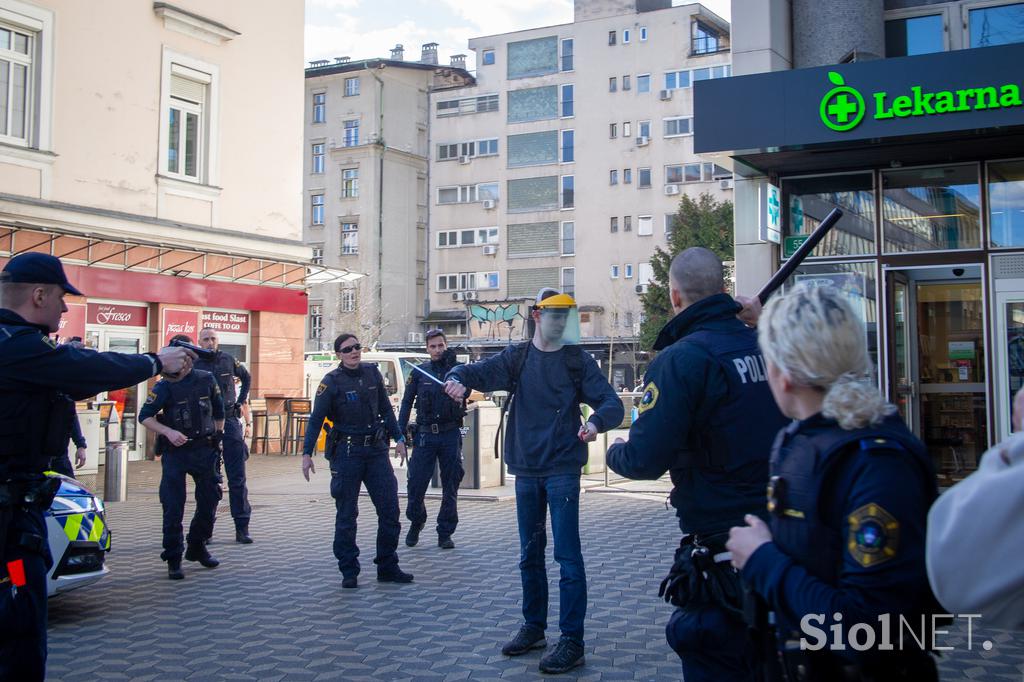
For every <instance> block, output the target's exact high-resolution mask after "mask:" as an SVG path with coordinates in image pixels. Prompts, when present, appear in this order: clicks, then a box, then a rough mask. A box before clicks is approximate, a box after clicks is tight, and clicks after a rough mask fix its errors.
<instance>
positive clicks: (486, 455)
mask: <svg viewBox="0 0 1024 682" xmlns="http://www.w3.org/2000/svg"><path fill="white" fill-rule="evenodd" d="M500 419H501V409H500V408H499V407H498V406H497V405H495V404H494V403H492V402H491V401H489V400H483V401H480V402H476V403H473V405H472V407H471V408H470V410H469V412H467V413H466V422H465V423H466V426H468V427H469V429H468V431H467V432H466V435H465V436H463V438H462V458H463V464H462V466H463V468H465V470H466V475H465V477H463V479H462V485H460V486H459V487H460V488H471V489H474V490H479V489H481V488H497V487H499V486H500V485H501V479H502V475H501V474H502V468H503V467H504V461H503V460H501V459H495V457H494V434H495V433H497V431H498V422H499V420H500Z"/></svg>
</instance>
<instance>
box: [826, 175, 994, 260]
mask: <svg viewBox="0 0 1024 682" xmlns="http://www.w3.org/2000/svg"><path fill="white" fill-rule="evenodd" d="M843 218H844V219H845V218H846V215H844V216H843ZM837 227H838V225H837ZM882 236H883V239H884V242H885V243H884V249H883V250H884V251H885V252H886V253H894V252H907V251H937V250H939V249H977V248H980V247H981V191H980V186H979V183H978V168H977V166H976V165H974V164H963V165H957V166H946V167H943V168H923V169H916V168H913V169H907V170H899V171H885V172H883V173H882Z"/></svg>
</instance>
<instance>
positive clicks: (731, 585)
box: [608, 247, 787, 682]
mask: <svg viewBox="0 0 1024 682" xmlns="http://www.w3.org/2000/svg"><path fill="white" fill-rule="evenodd" d="M669 277H670V296H671V304H672V309H673V311H674V312H675V313H676V316H675V317H674V318H672V320H670V321H669V323H668V324H666V325H665V328H664V329H662V330H661V333H660V334H659V335H658V339H657V341H656V342H655V344H654V349H655V350H658V351H660V352H659V353H658V356H657V357H656V358H655V359H654V361H653V362H652V363H651V365H650V367H648V368H647V376H646V377H645V380H644V389H643V390H644V394H643V396H642V397H641V399H640V406H639V408H638V410H637V411H638V416H637V419H636V421H634V422H633V424H632V426H630V429H629V442H623V441H622V440H621V439H619V440H616V442H615V444H613V445H612V447H610V448H609V449H608V466H609V467H610V468H611V469H612V470H613V471H615V472H617V473H619V474H621V475H623V476H627V477H629V478H637V479H651V480H653V479H657V478H660V477H661V476H663V475H664V474H665V472H666V471H668V472H670V473H671V476H672V484H673V486H674V488H673V490H672V496H671V500H672V506H673V507H675V508H676V516H678V517H679V528H680V529H681V530H682V532H683V539H682V541H681V542H680V546H679V549H678V550H677V551H676V561H675V564H674V565H673V567H672V571H671V572H670V573H669V576H668V577H667V578H666V579H665V581H664V582H663V583H662V590H661V593H662V595H663V596H664V597H665V600H666V601H669V602H671V603H672V604H674V605H675V606H676V607H678V608H677V609H676V611H675V613H674V614H673V615H672V618H671V620H669V623H668V626H667V627H666V633H665V634H666V637H667V638H668V641H669V644H670V645H671V646H672V648H673V649H674V650H675V652H676V653H677V654H679V657H680V658H681V659H682V662H683V676H684V677H685V678H686V680H687V682H703V681H714V680H726V679H728V680H754V679H756V676H757V674H758V672H759V668H758V655H757V650H756V647H755V646H754V645H753V643H752V642H751V640H750V638H749V637H748V635H747V628H746V626H745V624H744V622H743V619H742V617H741V608H742V600H741V596H742V588H741V585H740V580H739V574H738V573H737V572H736V570H735V569H733V568H732V566H731V565H730V563H729V562H730V557H729V553H728V552H726V551H725V541H726V540H728V537H729V528H730V527H731V526H737V525H744V524H743V523H742V521H743V517H744V515H745V514H757V515H759V516H761V517H762V518H764V517H765V516H766V515H767V513H766V510H765V489H766V486H767V484H768V455H769V451H770V449H771V445H772V442H773V440H774V439H775V435H776V434H777V433H778V432H779V430H780V429H781V428H782V427H783V426H785V425H786V422H787V420H786V419H785V417H783V416H782V413H781V412H779V408H778V407H777V406H776V405H775V400H774V399H773V398H772V394H771V391H770V389H769V388H768V380H767V372H766V370H765V364H764V358H763V357H762V355H761V351H760V350H759V348H758V345H757V333H756V332H755V331H754V330H753V329H751V328H749V327H747V326H746V325H745V324H743V323H742V322H741V321H740V320H738V319H736V316H737V314H738V313H739V312H740V305H739V304H737V302H736V301H735V300H733V299H732V297H730V296H729V295H727V294H725V293H723V287H724V284H725V280H724V276H723V271H722V262H721V260H719V258H718V257H717V256H716V255H715V254H714V253H712V252H711V251H709V250H707V249H703V248H699V247H698V248H691V249H687V250H685V251H683V252H682V253H680V254H679V255H677V256H676V257H675V258H674V259H673V261H672V266H671V269H670V272H669Z"/></svg>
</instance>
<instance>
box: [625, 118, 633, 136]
mask: <svg viewBox="0 0 1024 682" xmlns="http://www.w3.org/2000/svg"><path fill="white" fill-rule="evenodd" d="M632 136H633V124H632V123H631V122H629V121H623V122H622V137H623V139H626V140H628V139H629V138H631V137H632Z"/></svg>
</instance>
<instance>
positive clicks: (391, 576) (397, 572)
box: [377, 565, 412, 583]
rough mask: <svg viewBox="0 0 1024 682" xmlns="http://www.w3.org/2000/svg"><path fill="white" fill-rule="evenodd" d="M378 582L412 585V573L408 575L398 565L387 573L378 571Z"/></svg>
mask: <svg viewBox="0 0 1024 682" xmlns="http://www.w3.org/2000/svg"><path fill="white" fill-rule="evenodd" d="M377 582H379V583H411V582H412V573H406V572H405V571H403V570H402V569H400V568H399V567H398V566H397V565H396V566H394V567H392V568H389V569H388V570H386V571H377Z"/></svg>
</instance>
